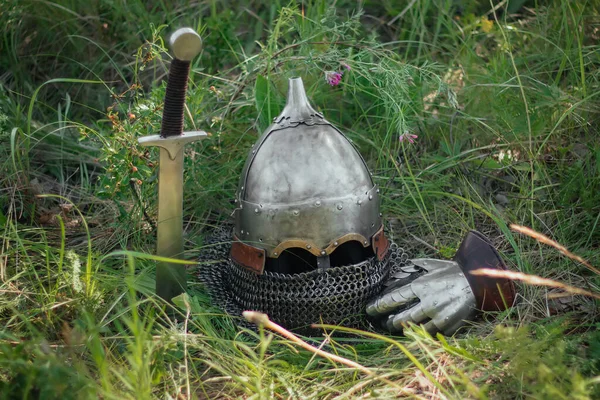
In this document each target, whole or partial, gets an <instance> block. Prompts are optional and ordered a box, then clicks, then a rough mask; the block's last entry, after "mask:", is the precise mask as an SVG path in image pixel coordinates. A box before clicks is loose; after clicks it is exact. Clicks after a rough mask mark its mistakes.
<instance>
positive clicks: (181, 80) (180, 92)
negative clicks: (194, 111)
mask: <svg viewBox="0 0 600 400" xmlns="http://www.w3.org/2000/svg"><path fill="white" fill-rule="evenodd" d="M169 42H170V47H171V49H172V50H173V54H174V56H175V58H174V59H173V61H172V62H171V67H170V68H169V77H168V80H167V90H166V93H165V104H164V108H163V119H162V126H161V129H160V136H161V137H163V138H166V137H169V136H176V135H181V133H182V132H183V110H184V107H185V94H186V92H187V81H188V77H189V74H190V62H191V60H192V59H193V58H194V57H196V56H197V55H198V54H199V53H200V50H201V49H202V39H201V38H200V36H199V35H198V34H197V33H196V32H195V31H194V30H193V29H191V28H181V29H178V30H176V31H175V32H173V34H172V35H171V39H170V40H169Z"/></svg>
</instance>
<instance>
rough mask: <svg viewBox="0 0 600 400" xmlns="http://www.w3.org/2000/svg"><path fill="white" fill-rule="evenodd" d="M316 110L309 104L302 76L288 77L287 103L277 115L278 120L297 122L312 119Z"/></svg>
mask: <svg viewBox="0 0 600 400" xmlns="http://www.w3.org/2000/svg"><path fill="white" fill-rule="evenodd" d="M317 114H318V113H317V111H315V109H314V108H312V106H311V105H310V102H309V101H308V97H307V96H306V90H304V82H302V78H300V77H295V78H290V79H289V81H288V95H287V103H286V104H285V107H284V109H283V111H282V112H281V114H280V115H279V117H277V118H276V120H277V121H279V122H288V123H297V122H303V121H307V120H311V119H313V118H314V117H315V116H316V115H317Z"/></svg>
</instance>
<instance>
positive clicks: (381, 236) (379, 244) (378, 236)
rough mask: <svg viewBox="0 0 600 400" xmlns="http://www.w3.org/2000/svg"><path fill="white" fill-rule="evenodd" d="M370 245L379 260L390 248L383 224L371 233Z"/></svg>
mask: <svg viewBox="0 0 600 400" xmlns="http://www.w3.org/2000/svg"><path fill="white" fill-rule="evenodd" d="M371 245H372V246H373V251H374V252H375V255H376V256H377V259H378V260H379V261H381V260H383V259H384V258H385V256H386V254H387V252H388V250H389V249H390V242H389V240H388V239H387V238H386V237H385V233H384V232H383V225H381V228H379V230H378V231H377V232H376V233H375V234H374V235H373V238H371Z"/></svg>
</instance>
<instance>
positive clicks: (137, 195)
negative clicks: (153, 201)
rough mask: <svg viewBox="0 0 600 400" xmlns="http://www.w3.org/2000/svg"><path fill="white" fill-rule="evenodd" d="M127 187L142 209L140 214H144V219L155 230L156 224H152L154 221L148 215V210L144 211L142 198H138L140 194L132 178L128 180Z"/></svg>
mask: <svg viewBox="0 0 600 400" xmlns="http://www.w3.org/2000/svg"><path fill="white" fill-rule="evenodd" d="M129 188H130V189H131V193H133V197H135V200H136V201H137V203H138V205H139V206H140V208H141V210H142V214H143V215H144V218H145V219H146V222H148V224H149V225H150V227H151V228H152V230H153V231H155V230H156V225H155V224H154V221H152V218H150V216H149V215H148V212H147V211H146V207H145V206H144V203H143V202H142V199H140V195H139V194H138V192H137V189H136V186H135V179H133V178H132V179H130V180H129Z"/></svg>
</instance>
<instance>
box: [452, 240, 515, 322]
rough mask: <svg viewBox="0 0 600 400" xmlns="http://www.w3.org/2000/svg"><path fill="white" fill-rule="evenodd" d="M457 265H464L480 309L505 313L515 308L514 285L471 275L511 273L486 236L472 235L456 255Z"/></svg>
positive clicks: (487, 277)
mask: <svg viewBox="0 0 600 400" xmlns="http://www.w3.org/2000/svg"><path fill="white" fill-rule="evenodd" d="M454 261H456V262H457V263H458V265H460V268H461V269H462V270H463V272H464V274H465V277H466V278H467V280H468V281H469V285H470V286H471V289H472V290H473V293H474V294H475V299H476V302H477V308H478V309H480V310H483V311H502V310H505V309H507V308H509V307H511V306H512V304H513V303H514V300H515V296H516V292H515V286H514V283H513V281H511V280H510V279H502V278H492V277H489V276H475V275H472V274H471V271H474V270H476V269H480V268H493V269H500V270H507V269H508V268H507V267H506V264H505V263H504V261H503V260H502V258H501V257H500V254H498V252H497V251H496V249H495V248H494V246H492V244H491V243H490V241H489V239H488V238H487V237H485V235H483V234H482V233H481V232H478V231H470V232H469V233H468V234H467V235H466V236H465V238H464V239H463V241H462V243H461V245H460V247H459V249H458V251H457V252H456V255H455V256H454Z"/></svg>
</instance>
